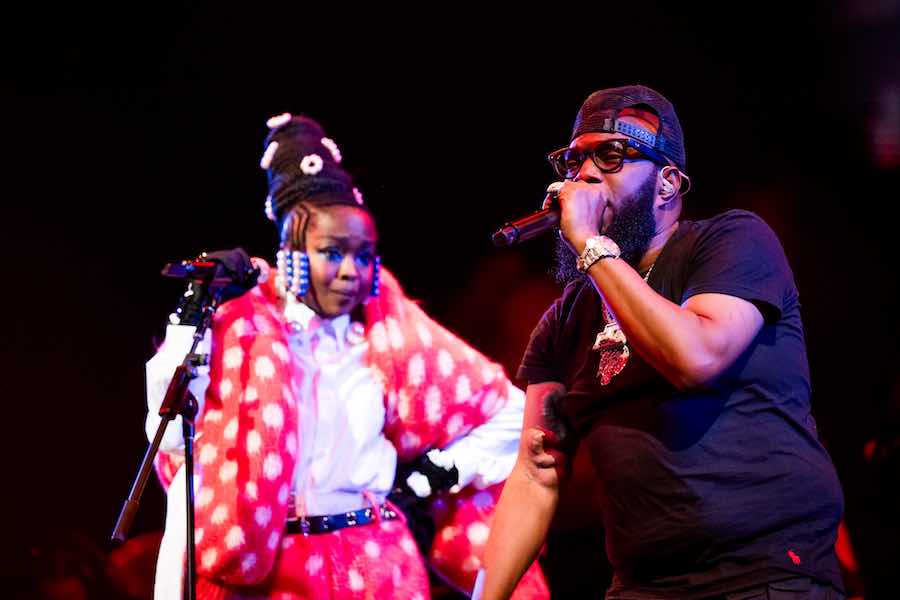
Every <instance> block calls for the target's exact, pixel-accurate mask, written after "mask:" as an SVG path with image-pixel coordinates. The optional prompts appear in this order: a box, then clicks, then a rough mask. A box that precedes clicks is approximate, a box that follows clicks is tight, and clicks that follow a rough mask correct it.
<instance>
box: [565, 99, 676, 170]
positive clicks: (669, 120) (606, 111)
mask: <svg viewBox="0 0 900 600" xmlns="http://www.w3.org/2000/svg"><path fill="white" fill-rule="evenodd" d="M625 109H638V110H645V111H650V112H652V113H653V114H654V115H656V116H657V117H658V118H659V127H658V129H657V131H656V133H653V132H650V131H648V130H646V129H644V128H643V127H638V126H636V125H633V124H631V123H627V122H625V121H622V120H620V119H619V116H620V115H621V114H622V111H624V110H625ZM597 132H602V133H621V134H623V135H627V136H628V137H631V138H634V139H636V140H638V141H640V142H643V143H644V144H647V145H648V146H650V147H652V148H653V149H654V150H658V151H659V152H661V153H662V154H663V155H665V157H666V158H668V159H669V160H671V161H672V162H673V163H675V166H677V167H678V168H679V169H680V170H681V171H685V166H686V164H687V159H686V157H685V154H684V136H683V134H682V132H681V123H679V122H678V116H677V115H676V114H675V107H674V106H672V103H671V102H669V101H668V100H667V99H666V98H665V96H663V95H662V94H660V93H659V92H657V91H656V90H652V89H650V88H648V87H645V86H643V85H626V86H622V87H616V88H609V89H605V90H598V91H596V92H594V93H593V94H591V95H590V96H588V98H587V100H585V101H584V104H582V105H581V109H580V110H579V111H578V116H576V117H575V126H574V127H573V128H572V140H574V139H575V138H577V137H578V136H580V135H582V134H585V133H597Z"/></svg>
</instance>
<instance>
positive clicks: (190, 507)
mask: <svg viewBox="0 0 900 600" xmlns="http://www.w3.org/2000/svg"><path fill="white" fill-rule="evenodd" d="M211 276H212V273H210V276H209V277H206V278H205V279H201V280H194V284H193V289H195V290H197V289H199V290H200V293H202V294H203V312H202V318H201V319H200V323H199V325H197V330H196V331H195V332H194V341H193V344H192V345H191V349H190V351H189V352H188V353H187V354H186V355H185V357H184V361H183V362H182V363H181V364H180V365H178V367H176V368H175V373H174V374H173V376H172V381H171V382H169V387H168V389H167V390H166V397H165V399H164V400H163V403H162V406H161V407H160V409H159V416H160V417H162V420H161V421H160V423H159V427H158V428H157V429H156V435H155V436H154V437H153V441H152V442H151V443H150V446H149V447H148V448H147V451H146V452H145V453H144V459H143V461H142V462H141V466H140V469H139V470H138V475H137V478H136V479H135V481H134V484H133V485H132V487H131V492H130V493H129V494H128V499H127V500H126V501H125V504H124V505H123V506H122V511H121V512H120V513H119V519H118V521H116V528H115V530H114V531H113V533H112V541H113V542H114V543H119V544H121V543H122V542H124V541H125V539H126V537H127V536H128V531H129V530H130V529H131V526H132V523H133V521H134V517H135V515H136V514H137V510H138V506H139V505H140V500H141V496H143V494H144V488H145V487H146V485H147V480H148V479H149V478H150V472H151V470H152V469H153V460H154V458H155V457H156V455H157V453H158V452H159V446H160V444H161V443H162V438H163V434H165V431H166V427H167V426H168V425H169V423H170V422H171V421H173V420H174V419H175V417H177V416H178V415H181V422H182V434H183V435H184V468H185V475H186V477H185V482H186V485H185V493H186V494H187V523H186V525H187V573H186V577H185V579H186V584H187V586H186V589H187V598H188V600H194V599H195V598H196V597H197V560H196V545H195V543H194V418H195V417H196V416H197V399H196V398H194V396H193V394H191V393H190V391H189V390H188V384H189V383H190V381H191V379H193V378H195V377H196V376H197V367H199V366H203V365H206V364H207V359H208V357H207V355H205V354H196V351H197V346H198V345H199V344H200V342H201V341H202V340H203V337H204V335H205V334H206V330H207V329H208V328H209V325H210V322H211V320H212V315H213V313H214V312H215V311H216V309H217V308H218V306H219V304H220V302H221V298H222V288H213V290H212V293H210V281H211Z"/></svg>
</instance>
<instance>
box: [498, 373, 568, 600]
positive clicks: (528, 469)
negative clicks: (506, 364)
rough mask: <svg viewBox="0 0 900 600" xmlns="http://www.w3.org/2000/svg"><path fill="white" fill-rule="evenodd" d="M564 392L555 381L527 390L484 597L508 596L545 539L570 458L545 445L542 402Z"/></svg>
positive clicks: (539, 384)
mask: <svg viewBox="0 0 900 600" xmlns="http://www.w3.org/2000/svg"><path fill="white" fill-rule="evenodd" d="M564 392H565V387H564V386H563V385H562V384H561V383H556V382H545V383H537V384H532V385H529V386H528V389H527V390H526V392H525V417H524V423H523V426H522V437H521V441H520V442H519V454H518V458H517V459H516V464H515V466H514V467H513V470H512V473H510V475H509V477H508V478H507V480H506V484H505V486H504V487H503V494H502V495H501V496H500V502H499V503H498V504H497V509H496V512H495V514H494V521H493V524H492V526H491V535H490V538H489V539H488V542H487V548H486V550H485V569H486V578H485V582H484V594H483V595H482V598H483V600H498V599H501V598H508V597H509V596H510V594H512V592H513V590H514V589H515V587H516V584H517V583H518V581H519V579H520V578H521V577H522V575H523V574H524V573H525V571H526V570H527V569H528V566H529V565H530V564H531V563H532V562H533V561H534V558H535V556H536V555H537V553H538V551H539V550H540V548H541V546H542V545H543V543H544V538H545V537H546V535H547V530H548V528H549V527H550V522H551V520H552V519H553V514H554V512H555V511H556V503H557V500H558V499H559V483H560V475H561V474H562V473H563V472H564V471H565V464H564V462H565V460H567V459H566V458H565V457H564V456H563V455H561V454H560V453H558V452H555V451H552V450H550V449H549V448H548V447H547V445H549V442H550V440H547V439H546V434H545V432H544V431H542V429H540V428H541V427H543V426H544V423H543V417H542V415H543V405H544V401H545V399H546V397H547V396H548V395H550V394H553V393H564ZM545 444H546V445H545Z"/></svg>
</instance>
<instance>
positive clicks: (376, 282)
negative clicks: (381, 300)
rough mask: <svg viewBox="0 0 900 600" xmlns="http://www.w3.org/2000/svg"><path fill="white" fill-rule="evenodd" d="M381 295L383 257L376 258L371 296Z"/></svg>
mask: <svg viewBox="0 0 900 600" xmlns="http://www.w3.org/2000/svg"><path fill="white" fill-rule="evenodd" d="M379 293H381V257H380V256H376V257H375V265H374V267H373V268H372V291H371V292H369V295H370V296H373V297H377V296H378V294H379Z"/></svg>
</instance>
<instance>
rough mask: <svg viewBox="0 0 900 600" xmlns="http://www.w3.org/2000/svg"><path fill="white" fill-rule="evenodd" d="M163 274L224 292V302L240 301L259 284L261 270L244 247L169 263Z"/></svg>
mask: <svg viewBox="0 0 900 600" xmlns="http://www.w3.org/2000/svg"><path fill="white" fill-rule="evenodd" d="M162 274H163V275H165V276H166V277H173V278H175V279H187V280H190V281H192V282H197V283H199V284H200V285H202V286H204V287H208V288H209V289H213V290H222V301H223V302H224V301H226V300H230V299H232V298H237V297H238V296H240V295H242V294H243V293H244V292H247V291H249V290H251V289H252V288H253V286H255V285H256V280H257V278H258V277H259V269H258V268H257V267H255V266H254V265H253V263H252V262H251V261H250V257H249V256H248V255H247V253H246V252H245V251H244V250H243V248H235V249H233V250H219V251H217V252H210V253H206V252H204V253H202V254H201V255H200V256H199V257H198V258H196V259H194V260H183V261H181V262H178V263H168V264H167V265H166V266H165V267H163V270H162Z"/></svg>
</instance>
